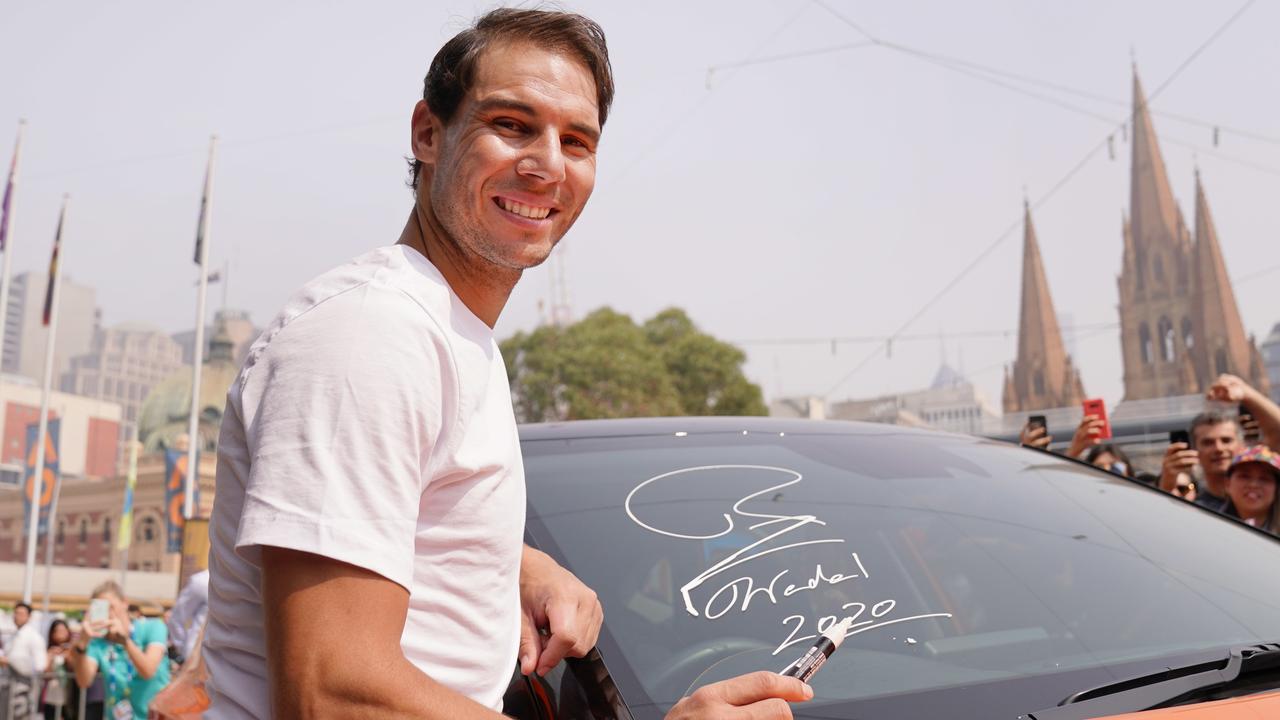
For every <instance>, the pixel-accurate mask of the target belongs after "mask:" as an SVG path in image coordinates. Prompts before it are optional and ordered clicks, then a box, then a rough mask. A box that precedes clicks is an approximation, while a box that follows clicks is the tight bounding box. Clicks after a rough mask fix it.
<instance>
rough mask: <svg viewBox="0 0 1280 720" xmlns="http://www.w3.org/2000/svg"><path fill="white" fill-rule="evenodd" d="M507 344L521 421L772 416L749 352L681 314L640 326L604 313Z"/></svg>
mask: <svg viewBox="0 0 1280 720" xmlns="http://www.w3.org/2000/svg"><path fill="white" fill-rule="evenodd" d="M501 347H502V354H503V357H504V358H505V359H506V364H507V377H508V379H509V380H510V382H511V396H512V402H513V403H514V405H515V411H516V417H517V418H518V419H519V420H520V421H522V422H545V421H551V420H583V419H589V418H619V417H654V416H663V415H715V414H719V415H729V414H734V415H763V414H764V413H765V407H764V401H763V399H762V396H761V393H760V388H759V387H757V386H756V385H754V384H752V383H751V382H749V381H747V379H746V378H745V377H744V376H743V375H742V369H741V365H742V363H743V362H744V361H745V360H746V356H745V355H744V354H743V353H742V351H741V350H739V349H738V348H736V347H734V346H732V345H729V344H727V343H724V342H721V341H719V340H716V339H715V338H713V337H711V336H710V335H706V334H705V333H702V332H700V331H699V330H698V329H697V327H695V326H694V324H693V322H692V321H691V320H689V317H688V316H687V315H686V314H685V313H684V311H682V310H679V309H674V308H673V309H670V310H665V311H663V312H662V313H659V314H658V315H657V316H655V317H654V318H652V319H650V320H649V321H648V322H646V323H645V324H644V326H643V327H641V326H637V325H636V324H635V323H634V322H633V321H632V320H631V318H630V317H628V316H626V315H622V314H620V313H617V312H614V311H613V310H610V309H609V308H601V309H600V310H596V311H595V312H593V313H591V314H590V315H588V316H587V317H585V318H583V319H582V320H581V321H579V322H577V323H574V324H573V325H570V326H568V327H563V328H562V327H555V326H544V327H540V328H538V329H537V330H534V331H533V332H531V333H524V332H520V333H516V334H515V335H514V336H512V337H510V338H508V339H507V340H505V341H503V343H502V345H501Z"/></svg>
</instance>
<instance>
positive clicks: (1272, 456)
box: [1223, 445, 1280, 535]
mask: <svg viewBox="0 0 1280 720" xmlns="http://www.w3.org/2000/svg"><path fill="white" fill-rule="evenodd" d="M1278 481H1280V454H1277V453H1275V452H1273V451H1272V450H1271V449H1270V448H1268V447H1266V446H1265V445H1254V446H1253V447H1250V448H1249V449H1247V450H1245V451H1244V452H1242V453H1240V454H1239V455H1237V456H1235V458H1234V459H1232V461H1231V468H1230V469H1229V470H1227V506H1226V508H1225V509H1224V511H1223V514H1224V515H1230V516H1231V517H1233V518H1236V519H1238V520H1241V521H1243V522H1245V523H1248V524H1249V525H1252V526H1254V527H1256V528H1259V529H1262V530H1266V531H1267V532H1269V533H1271V534H1273V535H1276V534H1280V503H1276V483H1277V482H1278Z"/></svg>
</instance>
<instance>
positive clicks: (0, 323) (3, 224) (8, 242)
mask: <svg viewBox="0 0 1280 720" xmlns="http://www.w3.org/2000/svg"><path fill="white" fill-rule="evenodd" d="M26 127H27V121H26V120H19V121H18V140H17V142H15V143H14V145H13V162H12V164H10V166H9V182H8V184H7V185H5V188H4V205H3V208H0V252H3V253H4V261H3V262H2V263H0V343H3V342H4V332H5V323H6V322H7V320H8V318H9V275H10V267H11V266H12V263H13V253H12V252H10V251H9V249H10V247H12V243H13V233H12V232H11V230H12V228H13V193H14V191H15V189H16V188H17V185H18V163H19V161H20V160H21V158H22V132H23V131H24V130H26ZM0 359H2V353H0Z"/></svg>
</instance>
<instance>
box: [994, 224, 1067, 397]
mask: <svg viewBox="0 0 1280 720" xmlns="http://www.w3.org/2000/svg"><path fill="white" fill-rule="evenodd" d="M1083 399H1084V386H1083V384H1082V383H1081V382H1080V372H1079V371H1078V370H1076V367H1075V364H1074V363H1073V362H1072V360H1071V356H1070V355H1068V354H1067V351H1066V349H1065V347H1064V345H1063V343H1062V332H1061V330H1060V329H1059V327H1058V316H1057V314H1056V313H1055V312H1054V310H1053V298H1051V297H1050V296H1049V281H1048V280H1047V279H1046V278H1045V274H1044V261H1043V260H1042V259H1041V257H1040V243H1039V241H1038V240H1037V239H1036V229H1035V225H1034V224H1032V222H1031V208H1030V207H1029V206H1027V205H1026V204H1025V203H1024V206H1023V219H1022V304H1021V306H1020V310H1019V312H1018V357H1017V359H1016V360H1014V361H1013V367H1012V369H1010V368H1005V372H1004V398H1003V404H1004V411H1005V413H1017V412H1026V411H1030V410H1043V409H1046V408H1057V407H1066V406H1071V405H1078V404H1080V401H1081V400H1083Z"/></svg>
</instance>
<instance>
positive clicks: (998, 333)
mask: <svg viewBox="0 0 1280 720" xmlns="http://www.w3.org/2000/svg"><path fill="white" fill-rule="evenodd" d="M1117 327H1120V323H1118V322H1104V323H1090V324H1087V325H1071V326H1066V327H1064V328H1063V329H1064V330H1070V331H1075V332H1085V331H1088V332H1095V331H1099V330H1111V329H1114V328H1117ZM1017 336H1018V331H1017V330H1016V329H1008V330H963V331H960V332H943V333H917V334H914V335H898V336H896V337H894V338H893V340H894V342H911V341H930V342H936V341H938V340H969V339H980V338H1000V339H1006V338H1016V337H1017ZM890 337H891V336H889V335H860V336H851V337H793V338H750V339H745V340H732V341H730V342H732V343H734V344H735V345H831V344H833V343H836V344H846V345H847V344H862V343H871V342H884V341H885V340H887V339H889V338H890Z"/></svg>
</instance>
